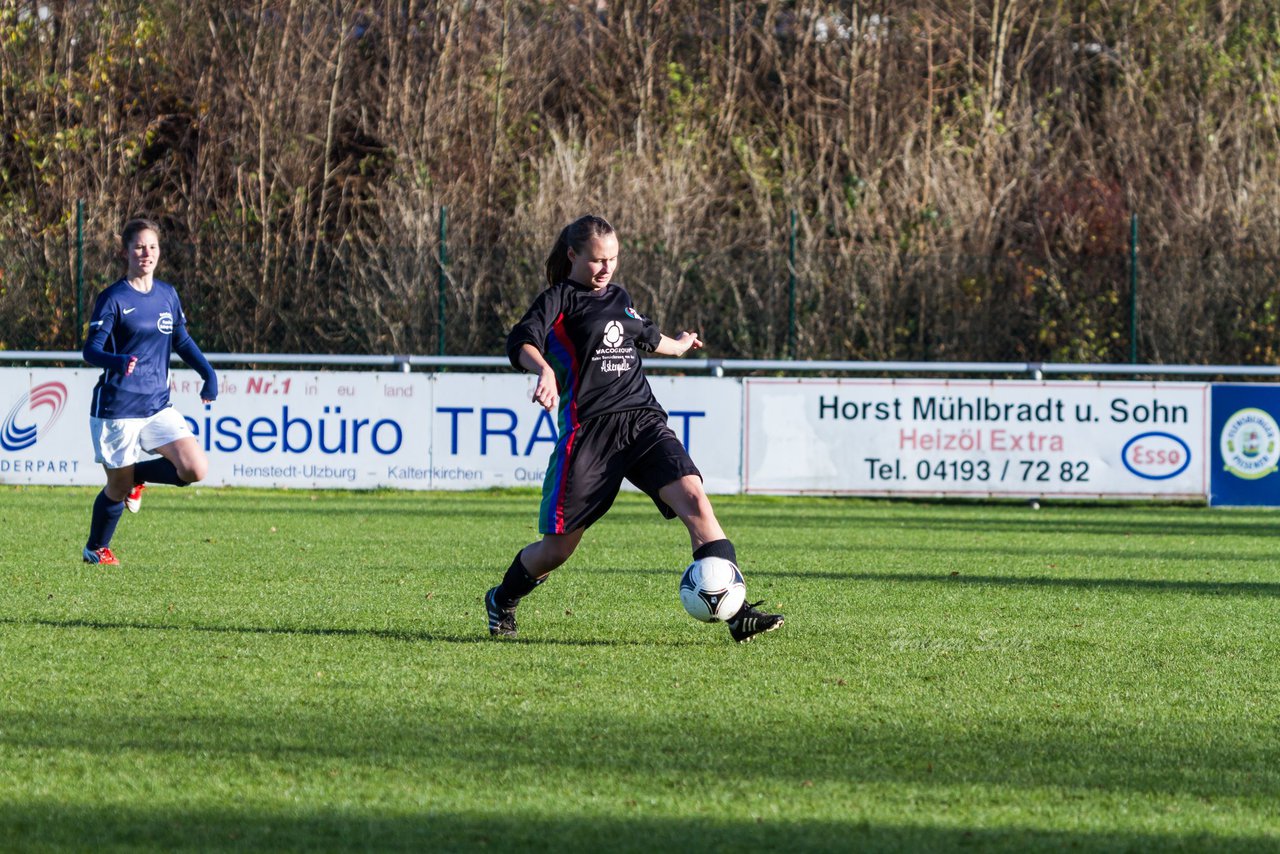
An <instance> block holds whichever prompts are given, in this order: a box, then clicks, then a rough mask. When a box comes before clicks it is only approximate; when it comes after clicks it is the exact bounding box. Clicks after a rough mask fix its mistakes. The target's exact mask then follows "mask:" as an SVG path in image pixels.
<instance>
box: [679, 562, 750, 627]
mask: <svg viewBox="0 0 1280 854" xmlns="http://www.w3.org/2000/svg"><path fill="white" fill-rule="evenodd" d="M746 600H747V585H746V583H745V582H743V580H742V573H741V572H739V571H738V567H737V566H735V565H734V563H733V561H729V560H725V559H724V558H722V557H704V558H703V559H702V560H695V561H694V562H693V563H691V564H689V568H688V569H686V570H685V571H684V575H682V576H681V577H680V604H681V605H684V609H685V610H686V611H688V612H689V616H691V617H693V618H694V619H695V620H701V621H702V622H704V623H722V622H724V621H725V620H728V619H729V618H730V617H732V616H733V615H734V614H736V613H738V609H739V608H741V607H742V603H743V602H745V601H746Z"/></svg>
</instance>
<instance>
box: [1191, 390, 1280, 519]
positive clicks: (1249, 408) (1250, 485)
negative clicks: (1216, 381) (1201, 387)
mask: <svg viewBox="0 0 1280 854" xmlns="http://www.w3.org/2000/svg"><path fill="white" fill-rule="evenodd" d="M1212 410H1213V416H1212V421H1211V424H1210V427H1209V437H1208V438H1209V451H1210V453H1211V454H1212V455H1213V460H1212V474H1211V476H1210V478H1209V504H1210V505H1213V506H1218V507H1223V506H1226V507H1243V506H1257V505H1273V506H1277V505H1280V473H1277V464H1278V463H1280V385H1263V384H1250V385H1245V384H1239V385H1214V387H1213V402H1212Z"/></svg>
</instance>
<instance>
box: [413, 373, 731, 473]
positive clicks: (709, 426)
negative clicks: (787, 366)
mask: <svg viewBox="0 0 1280 854" xmlns="http://www.w3.org/2000/svg"><path fill="white" fill-rule="evenodd" d="M649 382H650V384H651V385H652V386H653V390H654V394H655V395H656V396H657V398H658V402H659V403H661V404H662V405H663V407H664V408H665V409H666V410H667V415H668V423H669V424H670V425H671V428H672V429H673V430H674V431H675V433H676V435H677V436H678V437H680V440H681V441H682V442H684V445H685V447H686V448H687V449H688V450H689V453H690V455H691V456H692V457H693V460H694V462H695V463H696V464H697V465H698V468H699V469H700V470H701V471H702V476H703V479H704V483H705V486H706V489H707V491H708V492H713V493H714V492H718V493H734V492H737V491H738V490H739V487H740V485H741V477H740V460H739V453H740V445H741V443H740V436H741V432H742V387H741V384H740V383H739V382H738V381H737V380H732V379H716V378H712V377H650V378H649ZM534 383H535V378H534V377H533V375H531V374H530V375H520V374H515V373H512V374H436V375H434V376H433V380H432V385H433V403H432V407H431V425H430V426H431V430H432V433H433V437H434V438H433V442H432V451H431V472H432V475H433V477H432V485H431V487H430V488H432V489H477V488H483V487H504V486H533V487H538V488H541V486H542V479H543V477H544V476H545V474H546V466H547V460H548V457H549V456H550V454H551V452H552V451H553V450H554V449H555V444H556V440H557V439H558V438H559V430H558V425H557V423H556V415H555V413H549V412H546V411H545V410H543V409H542V408H541V407H540V406H537V405H536V404H534V403H533V402H532V398H533V387H534Z"/></svg>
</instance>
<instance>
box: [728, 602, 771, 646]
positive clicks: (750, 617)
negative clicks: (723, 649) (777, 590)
mask: <svg viewBox="0 0 1280 854" xmlns="http://www.w3.org/2000/svg"><path fill="white" fill-rule="evenodd" d="M763 604H764V600H763V599H761V600H760V601H759V602H752V603H751V604H749V605H748V604H746V603H744V604H743V606H742V607H741V608H739V609H738V613H736V614H734V615H733V616H732V617H730V618H729V620H728V623H729V634H730V635H731V636H732V637H733V639H734V640H735V641H737V642H738V643H746V642H747V641H749V640H751V639H752V638H753V637H755V636H756V635H758V634H762V633H764V632H771V631H773V630H774V629H776V628H778V626H781V625H782V621H783V620H782V615H781V614H765V613H763V612H761V611H757V610H756V606H757V605H763Z"/></svg>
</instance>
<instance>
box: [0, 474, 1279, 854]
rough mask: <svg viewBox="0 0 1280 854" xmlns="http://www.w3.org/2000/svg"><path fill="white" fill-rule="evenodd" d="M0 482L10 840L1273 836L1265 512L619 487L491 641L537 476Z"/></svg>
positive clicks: (0, 746) (647, 844)
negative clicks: (93, 515)
mask: <svg viewBox="0 0 1280 854" xmlns="http://www.w3.org/2000/svg"><path fill="white" fill-rule="evenodd" d="M95 492H96V490H91V489H71V488H65V489H51V488H16V487H0V527H2V528H3V534H2V535H0V567H2V570H0V572H2V574H3V582H2V584H0V661H2V662H3V676H2V677H0V850H5V851H14V850H18V851H26V850H35V851H52V850H64V849H71V850H84V849H92V850H98V851H113V850H136V849H155V850H166V851H172V850H201V851H204V850H269V851H290V850H306V851H321V850H345V849H362V850H370V851H396V850H415V851H427V850H447V851H468V850H491V851H493V850H545V851H601V850H610V851H654V850H658V851H662V850H667V851H679V850H698V851H734V852H741V851H803V850H903V851H918V850H953V849H955V850H960V849H963V850H1008V851H1027V850H1071V851H1082V850H1083V851H1089V850H1107V851H1116V850H1119V851H1124V850H1134V851H1177V850H1186V851H1192V850H1212V851H1233V850H1234V851H1257V850H1280V712H1278V711H1277V709H1278V708H1280V641H1278V640H1277V638H1278V637H1280V559H1278V558H1280V525H1278V524H1277V523H1278V522H1280V516H1278V515H1277V514H1276V513H1274V512H1266V511H1244V510H1239V511H1222V510H1209V509H1206V508H1203V507H1190V506H1168V505H1162V506H1159V505H1145V504H1143V505H1133V506H1130V505H1114V504H1110V505H1054V504H1052V503H1049V504H1047V505H1046V506H1045V507H1044V509H1042V510H1039V511H1034V510H1031V509H1029V508H1027V507H1025V506H1023V505H1014V504H990V505H987V504H967V503H965V504H925V503H898V502H876V501H856V500H835V499H816V498H813V499H810V498H786V499H771V498H758V497H757V498H747V497H733V498H730V497H721V498H718V499H717V500H716V505H717V509H718V511H719V515H720V518H721V521H722V522H723V523H724V525H725V527H726V528H727V529H728V530H729V532H730V535H731V536H732V537H733V538H734V540H735V543H736V544H737V546H738V553H739V556H740V559H741V563H742V567H743V570H744V573H745V574H746V578H747V583H748V595H749V596H750V598H751V599H752V600H754V599H759V598H763V599H765V600H767V602H768V604H769V606H771V607H776V608H777V609H778V610H780V611H782V612H783V613H785V614H786V615H787V624H786V625H785V626H784V627H783V628H782V629H781V630H780V631H778V632H775V633H773V634H770V635H766V636H763V637H761V638H759V639H757V640H756V641H755V642H754V643H750V644H744V645H736V644H733V643H732V642H730V640H729V638H728V633H727V631H726V630H725V629H724V627H722V626H704V625H701V624H698V623H696V622H694V621H693V620H691V619H690V618H689V617H687V616H686V615H685V614H684V612H683V611H682V610H681V609H680V605H679V601H678V598H677V594H676V587H677V582H678V578H679V573H680V570H681V569H682V568H683V566H684V564H685V563H686V562H687V560H688V544H687V538H686V535H685V533H684V530H683V528H682V527H681V526H680V524H679V523H678V522H664V521H662V520H661V518H660V517H659V516H658V515H657V514H656V513H655V512H654V511H653V508H652V505H650V504H648V503H647V501H645V500H643V499H641V498H639V497H636V496H634V495H625V496H623V497H622V498H621V499H620V501H619V503H618V505H616V506H615V508H614V510H613V511H612V512H611V513H610V515H609V516H607V517H606V518H605V520H604V521H603V522H601V523H600V524H599V525H598V526H596V527H595V528H593V529H592V531H591V532H590V533H589V534H588V536H587V538H586V539H585V540H584V543H583V545H582V547H581V548H580V549H579V552H578V554H576V555H575V556H574V558H573V560H572V561H571V562H570V563H569V564H568V565H567V566H566V567H565V568H564V569H562V570H560V571H559V572H557V574H556V575H554V576H552V578H551V580H550V582H549V583H548V584H546V585H545V586H544V587H542V588H541V589H539V590H538V591H537V592H535V593H534V594H533V595H532V596H531V597H529V598H528V599H527V600H526V601H525V602H524V604H523V605H522V606H521V609H520V614H519V616H520V633H521V634H520V638H519V639H518V640H516V641H511V642H502V641H494V640H491V639H490V638H489V637H488V634H487V631H486V630H485V628H484V616H483V608H482V606H481V602H480V596H481V594H482V593H483V591H484V590H485V589H486V588H487V587H489V586H491V585H492V584H494V583H496V581H497V579H498V578H499V577H500V575H501V572H502V571H503V570H504V569H505V567H506V565H507V563H508V562H509V561H510V558H511V555H512V554H513V553H514V552H515V550H516V549H517V548H519V547H520V546H522V545H524V544H525V543H526V542H528V541H529V540H530V539H533V538H534V532H533V527H532V526H533V524H534V516H535V511H536V507H537V496H536V495H535V494H534V493H532V492H514V493H510V492H509V493H463V494H443V493H430V494H411V493H389V492H385V493H321V492H317V493H308V492H267V491H251V490H213V489H186V490H177V489H171V488H164V487H161V488H156V489H152V490H150V491H149V492H148V493H147V496H146V502H145V505H144V507H143V511H142V513H141V514H139V515H137V516H128V515H127V514H126V518H125V519H124V520H123V522H122V524H121V526H120V531H119V533H118V534H117V537H116V540H115V543H114V544H113V545H114V547H115V548H116V552H117V554H118V555H119V556H120V557H121V560H122V561H123V562H124V565H123V566H122V567H118V568H97V567H88V566H85V565H83V564H81V563H80V559H79V550H80V547H81V545H82V541H83V538H84V534H85V530H86V526H87V523H88V521H87V520H88V513H89V506H90V503H91V501H92V498H93V495H94V494H95Z"/></svg>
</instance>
